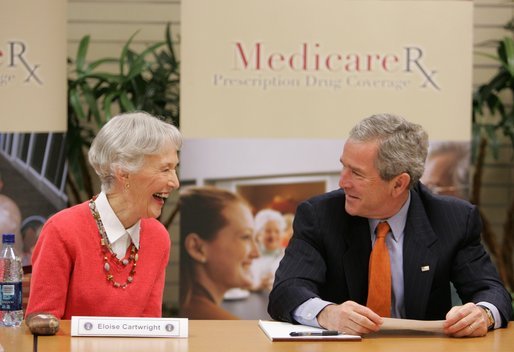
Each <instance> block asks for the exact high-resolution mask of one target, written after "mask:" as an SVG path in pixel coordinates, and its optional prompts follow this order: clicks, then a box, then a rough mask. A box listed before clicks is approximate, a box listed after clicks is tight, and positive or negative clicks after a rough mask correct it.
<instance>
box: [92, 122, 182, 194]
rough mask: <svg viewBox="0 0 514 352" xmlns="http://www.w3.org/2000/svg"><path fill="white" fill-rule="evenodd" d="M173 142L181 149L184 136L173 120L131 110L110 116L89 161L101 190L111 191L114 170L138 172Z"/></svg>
mask: <svg viewBox="0 0 514 352" xmlns="http://www.w3.org/2000/svg"><path fill="white" fill-rule="evenodd" d="M168 142H171V144H172V146H173V147H174V148H175V149H176V150H177V151H178V150H180V147H181V146H182V135H181V134H180V132H179V130H178V129H177V128H176V127H175V126H173V125H172V124H170V123H167V122H165V121H163V120H161V119H160V118H158V117H155V116H152V115H150V114H148V113H146V112H131V113H125V114H120V115H117V116H115V117H113V118H111V119H110V120H109V121H108V122H107V123H106V124H105V125H104V126H103V127H102V128H101V129H100V131H99V132H98V134H97V135H96V137H95V139H94V140H93V143H92V144H91V148H90V149H89V163H90V164H91V166H92V167H93V169H94V170H95V172H96V173H97V175H98V176H99V177H100V181H101V183H102V190H103V191H104V192H108V191H110V190H111V188H112V186H113V184H114V180H115V177H114V176H115V172H116V171H117V170H122V171H125V172H129V173H133V172H136V171H138V170H139V169H140V168H141V167H142V165H143V162H144V158H145V157H146V156H149V155H155V154H158V153H159V152H160V151H161V149H162V148H163V147H164V146H165V144H166V143H168Z"/></svg>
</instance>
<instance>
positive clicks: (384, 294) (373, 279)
mask: <svg viewBox="0 0 514 352" xmlns="http://www.w3.org/2000/svg"><path fill="white" fill-rule="evenodd" d="M388 233H389V224H388V223H387V222H381V223H379V224H378V226H377V238H376V240H375V245H374V246H373V250H372V251H371V256H370V258H369V278H368V280H369V284H368V302H367V303H366V306H367V307H368V308H370V309H371V310H373V311H374V312H375V313H377V314H378V315H380V316H381V317H390V316H391V263H390V262H389V251H388V250H387V246H386V242H385V239H386V236H387V234H388Z"/></svg>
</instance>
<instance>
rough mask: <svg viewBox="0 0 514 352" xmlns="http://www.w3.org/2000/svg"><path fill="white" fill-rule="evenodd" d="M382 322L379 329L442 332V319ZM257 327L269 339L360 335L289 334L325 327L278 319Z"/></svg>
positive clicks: (335, 338)
mask: <svg viewBox="0 0 514 352" xmlns="http://www.w3.org/2000/svg"><path fill="white" fill-rule="evenodd" d="M382 319H384V324H383V325H382V326H381V327H380V331H402V330H411V331H422V332H435V333H441V334H443V333H444V331H443V323H444V320H412V319H394V318H382ZM259 327H260V328H261V329H262V331H263V332H264V333H265V334H266V336H267V337H268V338H269V339H270V340H271V341H297V340H323V341H342V340H349V341H359V340H361V336H359V335H348V334H344V333H341V334H339V335H330V336H322V335H320V336H312V335H310V336H291V335H290V334H291V332H313V333H321V332H323V331H326V330H325V329H319V328H314V327H310V326H305V325H294V324H289V323H283V322H279V321H266V320H259Z"/></svg>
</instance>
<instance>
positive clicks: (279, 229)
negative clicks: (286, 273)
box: [251, 209, 286, 291]
mask: <svg viewBox="0 0 514 352" xmlns="http://www.w3.org/2000/svg"><path fill="white" fill-rule="evenodd" d="M285 229H286V221H285V219H284V216H283V215H282V214H281V213H280V212H278V211H276V210H273V209H262V210H260V211H259V212H258V213H257V215H255V233H256V234H257V239H258V242H259V245H260V251H261V256H260V257H259V258H257V259H256V260H254V262H253V263H252V266H251V273H252V277H253V285H252V290H254V291H260V290H271V287H272V286H273V281H274V279H275V271H276V270H277V268H278V264H279V263H280V260H281V259H282V257H283V255H284V248H283V247H282V242H281V240H282V235H283V233H284V231H285Z"/></svg>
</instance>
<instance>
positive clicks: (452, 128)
mask: <svg viewBox="0 0 514 352" xmlns="http://www.w3.org/2000/svg"><path fill="white" fill-rule="evenodd" d="M472 20H473V3H472V2H469V1H444V2H443V1H339V0H322V1H293V0H278V1H272V0H260V1H244V2H241V1H235V0H220V1H216V2H211V1H207V0H189V1H187V2H184V3H183V4H182V33H181V36H182V41H181V79H182V86H181V109H182V110H181V130H182V132H183V134H184V137H185V142H184V146H183V148H182V151H181V168H180V177H181V184H182V191H181V192H182V193H181V214H180V216H181V223H180V226H181V240H180V246H181V247H180V259H181V266H180V271H181V279H180V288H181V298H180V309H181V314H182V316H184V317H187V318H191V319H231V318H232V319H233V318H241V319H269V316H268V315H267V297H268V293H269V290H270V288H271V285H272V283H273V276H274V270H275V269H276V268H277V266H278V263H279V262H280V259H281V256H282V254H283V250H284V247H285V246H286V245H287V241H288V239H289V237H290V236H291V229H290V223H291V221H292V219H293V218H294V215H295V214H294V213H295V209H296V206H297V205H298V204H299V203H300V202H301V201H303V200H305V199H307V198H310V197H311V196H314V195H317V194H321V193H324V192H327V191H329V190H333V189H337V188H338V187H339V186H338V181H339V173H340V170H341V164H340V156H341V152H342V149H343V145H344V140H345V138H346V137H347V134H348V132H349V131H350V129H351V128H352V127H353V126H354V125H355V124H356V123H357V122H358V121H359V120H361V119H363V118H365V117H368V116H370V115H373V114H377V113H392V114H396V115H400V116H403V117H405V118H406V119H407V120H409V121H412V122H417V123H419V124H421V125H422V126H423V127H424V128H425V129H426V130H427V132H428V133H429V136H430V139H431V141H432V143H431V145H432V147H431V155H430V157H429V159H428V161H427V171H426V174H425V175H424V178H423V181H424V182H425V183H426V184H427V185H428V186H429V187H430V188H431V189H432V190H433V191H434V192H436V193H441V194H443V193H444V194H451V195H454V196H459V197H463V198H465V197H466V192H467V190H468V188H467V187H468V185H467V182H466V181H467V170H468V167H469V148H468V147H469V141H470V138H471V89H472V83H471V69H472ZM435 142H438V143H435ZM221 225H223V226H221ZM238 234H239V235H238ZM243 235H244V236H246V237H245V238H247V242H244V244H241V241H242V240H241V238H242V237H241V236H243ZM252 236H253V241H255V243H256V244H255V246H252V245H251V241H250V240H249V239H248V238H252ZM237 243H240V246H239V247H238V246H236V244H237ZM213 253H216V254H217V255H214V254H213ZM213 288H215V289H213Z"/></svg>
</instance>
